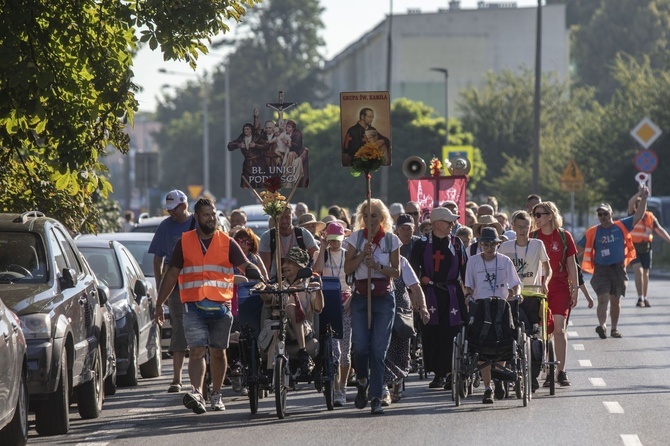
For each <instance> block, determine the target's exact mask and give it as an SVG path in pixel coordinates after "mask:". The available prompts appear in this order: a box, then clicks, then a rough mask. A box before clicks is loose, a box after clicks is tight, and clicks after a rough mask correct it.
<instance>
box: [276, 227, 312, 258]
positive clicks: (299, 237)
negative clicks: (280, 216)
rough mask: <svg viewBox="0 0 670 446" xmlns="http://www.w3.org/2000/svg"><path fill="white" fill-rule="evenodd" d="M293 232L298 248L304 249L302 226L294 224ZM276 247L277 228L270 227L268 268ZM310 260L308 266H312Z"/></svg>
mask: <svg viewBox="0 0 670 446" xmlns="http://www.w3.org/2000/svg"><path fill="white" fill-rule="evenodd" d="M293 233H294V234H295V239H296V241H297V242H298V247H299V248H300V249H306V248H305V240H304V239H303V236H302V228H299V227H297V226H295V227H294V228H293ZM276 247H277V229H276V228H272V229H270V269H272V264H273V263H274V261H275V249H276ZM312 261H313V260H310V264H309V267H310V268H311V267H312Z"/></svg>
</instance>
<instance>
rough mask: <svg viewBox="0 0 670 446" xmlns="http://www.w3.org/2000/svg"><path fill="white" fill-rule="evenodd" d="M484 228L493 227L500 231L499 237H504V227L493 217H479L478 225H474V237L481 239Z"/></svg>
mask: <svg viewBox="0 0 670 446" xmlns="http://www.w3.org/2000/svg"><path fill="white" fill-rule="evenodd" d="M483 227H493V228H496V231H498V235H502V233H503V227H502V225H501V224H500V223H499V222H498V220H496V218H495V217H494V216H493V215H482V216H480V217H479V220H478V221H477V223H475V224H474V225H472V235H473V236H474V237H476V238H477V239H479V236H480V233H481V229H482V228H483Z"/></svg>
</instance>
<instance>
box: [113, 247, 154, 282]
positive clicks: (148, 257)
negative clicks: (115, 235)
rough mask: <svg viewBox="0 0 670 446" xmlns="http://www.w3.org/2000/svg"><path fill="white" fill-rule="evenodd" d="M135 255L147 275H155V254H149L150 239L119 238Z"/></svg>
mask: <svg viewBox="0 0 670 446" xmlns="http://www.w3.org/2000/svg"><path fill="white" fill-rule="evenodd" d="M119 243H121V244H122V245H123V246H125V247H126V248H127V249H128V251H130V253H131V254H132V255H133V257H135V259H136V260H137V263H139V264H140V267H141V268H142V272H143V273H144V275H145V276H146V277H153V276H154V255H153V254H149V245H150V244H151V242H150V241H148V240H147V241H139V240H138V241H135V240H119Z"/></svg>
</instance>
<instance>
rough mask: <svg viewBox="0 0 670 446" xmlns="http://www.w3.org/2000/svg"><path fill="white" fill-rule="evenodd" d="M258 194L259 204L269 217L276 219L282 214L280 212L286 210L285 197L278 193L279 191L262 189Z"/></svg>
mask: <svg viewBox="0 0 670 446" xmlns="http://www.w3.org/2000/svg"><path fill="white" fill-rule="evenodd" d="M260 195H261V199H262V202H261V204H262V205H263V211H264V212H265V213H266V214H267V215H269V216H270V217H273V218H275V219H277V218H279V216H280V215H281V214H282V212H284V210H286V204H287V203H286V197H285V196H283V195H282V194H281V193H279V191H276V192H270V191H266V190H264V191H262V192H261V193H260Z"/></svg>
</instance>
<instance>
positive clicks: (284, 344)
mask: <svg viewBox="0 0 670 446" xmlns="http://www.w3.org/2000/svg"><path fill="white" fill-rule="evenodd" d="M305 270H308V269H305ZM308 271H309V275H308V276H307V277H310V276H311V270H308ZM305 275H307V271H306V272H305ZM322 283H323V288H322V290H323V295H324V308H323V311H322V312H321V313H320V314H315V315H314V326H313V335H312V337H311V338H307V339H306V340H305V343H306V345H305V346H306V350H307V351H308V353H309V354H310V356H311V357H312V359H313V360H314V363H315V366H314V368H313V369H312V371H311V373H309V374H308V375H301V374H300V373H299V371H298V369H299V368H298V359H297V353H298V346H297V343H296V342H295V341H290V340H288V339H287V338H286V332H287V325H288V317H287V315H286V312H285V310H284V308H283V305H282V304H280V305H279V307H277V308H273V309H274V310H278V314H279V316H278V317H277V318H275V319H273V320H272V324H273V325H272V327H273V330H277V331H278V342H277V351H276V352H275V355H274V361H275V362H274V370H273V373H272V375H268V374H266V373H265V371H266V370H269V369H270V368H269V367H268V365H269V364H267V354H266V352H264V351H263V350H262V349H261V347H260V345H259V342H258V336H259V334H260V333H261V328H262V327H261V324H262V321H264V320H265V318H264V315H265V314H266V310H265V308H264V307H265V306H264V304H263V300H262V299H261V294H263V293H266V294H275V295H278V296H283V295H288V294H289V293H291V292H293V291H296V290H297V291H302V290H303V289H301V287H293V288H292V290H291V291H287V290H263V291H259V290H254V289H253V287H254V285H255V284H256V283H255V282H247V283H242V284H239V285H238V312H239V314H238V318H239V319H240V322H241V325H242V331H241V333H240V341H239V347H240V359H241V363H242V385H244V386H246V387H247V388H248V390H249V408H250V410H251V413H252V414H255V413H257V411H258V404H259V399H260V398H262V397H263V396H265V395H266V394H267V393H274V395H275V406H276V409H277V417H278V418H279V419H283V418H284V417H285V416H286V397H287V394H288V390H289V389H293V390H294V389H295V386H296V384H297V383H301V382H307V383H314V387H315V389H316V390H317V391H318V392H323V394H324V396H325V400H326V407H327V409H328V410H333V409H334V407H335V406H334V400H335V382H336V381H337V379H338V367H336V365H335V360H334V358H333V347H332V340H333V339H334V338H337V339H341V336H342V333H343V327H342V312H343V309H342V300H341V294H340V284H339V281H338V279H337V278H329V277H324V278H322ZM280 302H283V299H280ZM276 312H277V311H276Z"/></svg>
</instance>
